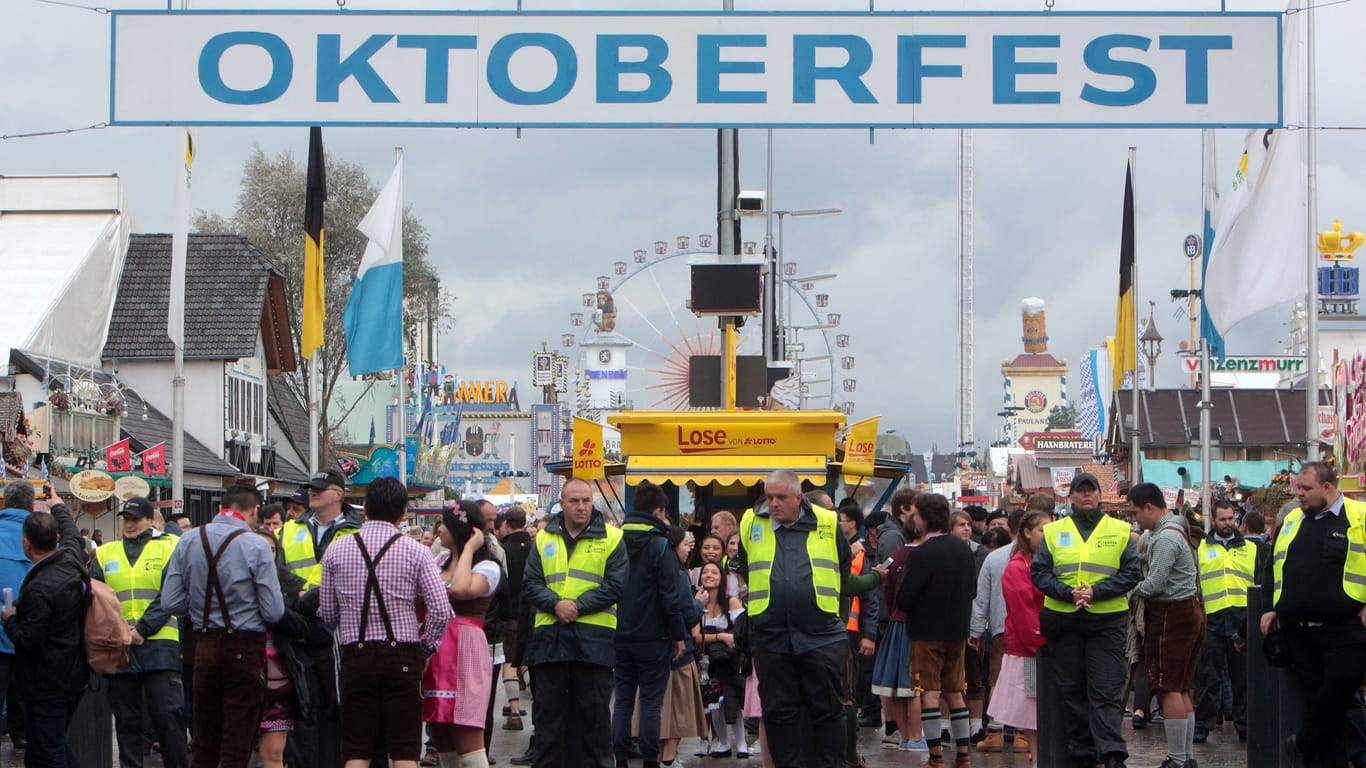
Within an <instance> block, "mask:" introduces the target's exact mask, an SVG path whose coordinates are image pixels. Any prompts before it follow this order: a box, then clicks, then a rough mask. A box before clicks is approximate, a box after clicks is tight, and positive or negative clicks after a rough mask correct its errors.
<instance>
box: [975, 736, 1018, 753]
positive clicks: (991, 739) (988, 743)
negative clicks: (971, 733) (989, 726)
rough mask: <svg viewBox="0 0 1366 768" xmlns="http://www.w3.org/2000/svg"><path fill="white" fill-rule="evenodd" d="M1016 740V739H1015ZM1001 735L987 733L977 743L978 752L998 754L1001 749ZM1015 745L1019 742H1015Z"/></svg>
mask: <svg viewBox="0 0 1366 768" xmlns="http://www.w3.org/2000/svg"><path fill="white" fill-rule="evenodd" d="M1017 738H1018V737H1017ZM1001 739H1002V734H1001V732H1000V731H987V737H986V738H985V739H982V740H981V741H979V742H977V751H978V752H1000V751H1001V750H1002V749H1003V747H1002V743H1003V742H1002V740H1001ZM1015 743H1016V744H1018V743H1019V742H1018V741H1016V742H1015Z"/></svg>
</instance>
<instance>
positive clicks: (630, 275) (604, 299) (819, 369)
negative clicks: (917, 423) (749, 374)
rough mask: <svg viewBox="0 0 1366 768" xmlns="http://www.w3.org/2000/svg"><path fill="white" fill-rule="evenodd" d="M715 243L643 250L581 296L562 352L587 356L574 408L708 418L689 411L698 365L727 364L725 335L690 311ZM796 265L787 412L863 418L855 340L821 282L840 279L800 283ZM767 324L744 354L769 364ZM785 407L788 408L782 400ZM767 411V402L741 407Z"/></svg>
mask: <svg viewBox="0 0 1366 768" xmlns="http://www.w3.org/2000/svg"><path fill="white" fill-rule="evenodd" d="M714 241H715V236H714V235H711V234H702V235H698V236H697V237H696V238H693V237H690V236H687V235H681V236H678V237H674V238H672V239H670V240H659V241H656V242H655V243H654V244H653V246H652V247H651V248H648V249H645V248H641V249H637V250H635V251H634V252H633V253H632V255H631V259H630V260H629V261H615V262H613V263H612V264H611V265H610V268H608V269H606V270H604V272H603V273H602V274H599V275H598V276H597V277H596V278H595V282H594V286H593V287H594V289H593V290H592V291H586V292H584V293H582V294H581V295H580V297H579V302H578V306H577V307H576V308H575V309H574V310H573V311H571V312H570V313H569V324H568V327H567V328H566V329H565V331H564V332H563V333H562V334H561V337H560V345H561V347H562V348H563V349H564V350H565V351H566V353H569V350H571V349H574V348H576V347H577V348H578V354H577V355H571V359H575V360H576V361H577V372H576V374H575V377H574V379H575V380H574V388H573V389H574V392H573V396H574V398H573V399H574V404H575V406H576V408H577V410H579V411H587V412H591V413H592V415H600V414H602V413H604V412H610V411H617V410H704V409H696V408H693V407H691V406H690V405H689V394H688V393H689V376H690V372H691V367H692V358H693V357H694V356H699V355H720V353H721V334H720V331H719V330H718V328H717V327H716V324H715V321H714V320H712V319H711V318H699V317H697V316H695V315H693V314H692V313H691V312H690V311H689V310H688V308H687V302H688V291H689V285H690V273H689V267H690V266H691V265H692V264H696V263H714V262H715V261H716V259H717V258H718V255H717V251H716V247H715V245H714ZM742 253H743V255H745V256H747V257H750V258H757V257H758V256H759V254H761V253H762V249H761V248H760V247H759V246H758V244H757V243H753V242H746V243H744V244H743V247H742ZM797 266H798V265H797V264H796V263H795V262H786V263H784V264H783V275H782V280H781V282H780V286H781V292H780V301H779V306H780V307H784V308H785V311H783V312H782V313H781V315H782V316H781V317H780V320H781V321H782V322H781V325H782V326H783V339H784V342H785V346H786V349H787V352H788V358H789V359H790V360H791V361H792V364H793V373H792V376H791V377H789V379H788V380H786V382H787V383H786V384H781V383H780V386H779V387H775V390H774V398H775V399H779V396H778V390H779V389H780V388H782V389H784V390H786V391H787V393H788V395H789V397H787V398H786V400H787V401H786V402H782V405H783V407H788V408H793V409H797V408H803V409H825V408H834V409H837V410H841V411H843V412H845V413H852V412H853V409H854V404H853V401H852V399H853V394H854V392H855V389H856V387H857V381H856V380H855V379H854V378H853V370H854V357H853V355H852V353H851V351H850V338H849V334H847V333H845V332H844V331H843V330H841V329H840V327H839V326H840V314H839V313H838V312H835V311H833V310H832V308H831V306H830V296H829V294H828V293H824V292H818V289H817V286H818V284H819V281H821V280H823V279H827V278H831V277H833V275H818V276H814V277H811V278H803V277H800V274H799V271H798V269H797ZM761 326H762V323H761V322H760V321H759V319H758V318H751V319H750V322H747V323H746V324H745V325H744V326H743V327H742V328H741V329H740V331H739V339H738V343H737V350H738V353H739V354H740V355H742V356H743V355H762V354H763V344H762V341H761V339H762V328H761ZM780 402H781V401H780ZM740 405H741V407H751V406H754V407H757V406H760V405H762V403H761V402H757V401H756V402H755V403H753V404H750V403H741V404H740Z"/></svg>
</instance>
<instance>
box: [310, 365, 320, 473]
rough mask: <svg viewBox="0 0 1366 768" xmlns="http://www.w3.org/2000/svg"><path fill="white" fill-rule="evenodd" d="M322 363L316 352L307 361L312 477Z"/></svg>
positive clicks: (315, 466) (315, 453)
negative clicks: (320, 367) (320, 366)
mask: <svg viewBox="0 0 1366 768" xmlns="http://www.w3.org/2000/svg"><path fill="white" fill-rule="evenodd" d="M321 363H322V355H319V354H318V353H317V351H314V353H313V359H312V360H309V361H308V474H310V475H312V474H313V473H315V472H317V471H318V428H319V426H320V425H319V423H318V422H319V412H318V392H319V390H321V389H322V372H321V371H320V370H319V367H318V366H319V365H320V364H321Z"/></svg>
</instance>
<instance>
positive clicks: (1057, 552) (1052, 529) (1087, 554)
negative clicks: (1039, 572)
mask: <svg viewBox="0 0 1366 768" xmlns="http://www.w3.org/2000/svg"><path fill="white" fill-rule="evenodd" d="M1129 531H1130V529H1129V524H1128V523H1126V522H1124V521H1123V520H1117V519H1115V518H1113V517H1109V516H1105V517H1101V519H1100V522H1098V523H1096V528H1095V530H1093V531H1091V538H1089V539H1086V540H1085V541H1083V540H1082V538H1081V532H1080V531H1079V530H1077V523H1076V521H1074V520H1073V519H1072V518H1071V517H1064V518H1063V519H1061V520H1055V521H1053V522H1051V523H1049V524H1048V525H1045V526H1044V527H1043V538H1044V541H1046V542H1048V552H1049V554H1051V555H1052V556H1053V574H1054V575H1055V576H1057V577H1058V581H1061V582H1062V583H1064V584H1066V585H1067V586H1069V587H1074V588H1075V587H1077V586H1079V585H1080V584H1081V583H1082V582H1083V581H1084V582H1086V583H1087V584H1090V585H1091V586H1093V587H1094V586H1095V585H1097V584H1099V583H1101V582H1102V581H1105V580H1106V579H1108V578H1110V577H1111V576H1114V575H1115V574H1116V573H1119V564H1120V561H1121V560H1122V558H1123V557H1124V549H1125V547H1127V546H1129ZM1043 605H1044V607H1045V608H1047V609H1049V610H1051V611H1058V612H1060V613H1076V611H1077V606H1076V605H1074V604H1073V603H1069V602H1066V601H1063V600H1058V599H1057V598H1054V597H1051V596H1044V599H1043ZM1087 610H1088V611H1089V612H1090V613H1122V612H1124V611H1127V610H1129V599H1128V598H1127V597H1126V596H1124V595H1116V596H1115V597H1110V598H1106V599H1104V600H1097V601H1095V602H1093V603H1092V604H1091V607H1090V608H1089V609H1087Z"/></svg>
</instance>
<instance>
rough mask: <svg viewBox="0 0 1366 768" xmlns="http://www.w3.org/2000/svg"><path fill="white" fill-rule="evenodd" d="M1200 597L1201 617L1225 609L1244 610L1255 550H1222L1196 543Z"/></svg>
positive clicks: (1255, 557)
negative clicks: (1202, 608)
mask: <svg viewBox="0 0 1366 768" xmlns="http://www.w3.org/2000/svg"><path fill="white" fill-rule="evenodd" d="M1196 557H1198V558H1199V560H1200V595H1201V597H1203V598H1204V601H1205V613H1214V612H1216V611H1222V610H1224V609H1225V608H1246V607H1247V588H1248V587H1250V586H1252V579H1253V571H1254V570H1255V569H1256V565H1257V547H1255V546H1253V545H1252V544H1250V543H1248V544H1244V545H1243V546H1241V547H1233V548H1226V547H1224V545H1222V544H1218V543H1215V544H1211V543H1210V542H1209V541H1203V542H1201V543H1200V550H1199V551H1198V552H1197V553H1196Z"/></svg>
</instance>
